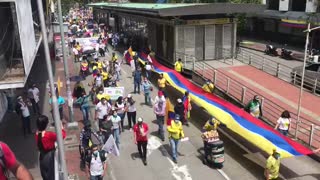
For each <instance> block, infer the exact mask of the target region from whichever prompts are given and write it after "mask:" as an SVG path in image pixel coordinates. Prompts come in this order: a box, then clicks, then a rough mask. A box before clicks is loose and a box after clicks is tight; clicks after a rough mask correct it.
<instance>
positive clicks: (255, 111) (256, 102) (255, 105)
mask: <svg viewBox="0 0 320 180" xmlns="http://www.w3.org/2000/svg"><path fill="white" fill-rule="evenodd" d="M244 109H245V111H247V112H248V113H250V114H251V115H252V116H253V117H256V118H261V117H262V107H261V103H260V97H259V96H258V95H255V96H254V97H253V99H252V100H251V101H249V102H248V104H247V105H246V106H245V108H244Z"/></svg>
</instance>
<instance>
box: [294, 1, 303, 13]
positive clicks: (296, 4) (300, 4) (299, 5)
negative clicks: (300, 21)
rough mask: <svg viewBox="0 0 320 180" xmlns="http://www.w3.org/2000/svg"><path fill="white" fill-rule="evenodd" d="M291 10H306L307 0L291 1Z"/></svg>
mask: <svg viewBox="0 0 320 180" xmlns="http://www.w3.org/2000/svg"><path fill="white" fill-rule="evenodd" d="M291 3H292V6H291V11H301V12H304V11H305V10H306V0H294V1H291Z"/></svg>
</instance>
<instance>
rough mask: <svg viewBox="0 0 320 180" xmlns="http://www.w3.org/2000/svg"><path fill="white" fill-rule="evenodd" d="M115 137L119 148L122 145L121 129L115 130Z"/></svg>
mask: <svg viewBox="0 0 320 180" xmlns="http://www.w3.org/2000/svg"><path fill="white" fill-rule="evenodd" d="M113 137H114V140H115V142H116V145H117V147H118V149H120V148H119V144H120V129H119V128H117V129H113Z"/></svg>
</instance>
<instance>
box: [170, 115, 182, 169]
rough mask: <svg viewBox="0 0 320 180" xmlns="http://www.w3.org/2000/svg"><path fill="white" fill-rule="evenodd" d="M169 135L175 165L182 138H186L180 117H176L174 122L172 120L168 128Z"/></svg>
mask: <svg viewBox="0 0 320 180" xmlns="http://www.w3.org/2000/svg"><path fill="white" fill-rule="evenodd" d="M167 130H168V133H169V141H170V146H171V151H172V159H173V162H174V163H177V154H178V145H179V142H180V140H181V139H182V138H184V132H183V128H182V123H181V121H180V116H179V115H178V114H176V115H175V117H174V120H171V124H170V126H168V127H167Z"/></svg>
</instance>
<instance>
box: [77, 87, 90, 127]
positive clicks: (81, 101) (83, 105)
mask: <svg viewBox="0 0 320 180" xmlns="http://www.w3.org/2000/svg"><path fill="white" fill-rule="evenodd" d="M90 97H91V93H90V94H88V95H86V94H85V93H82V97H80V98H78V99H77V100H76V104H78V105H79V107H80V110H81V112H82V116H83V123H84V124H86V122H87V121H89V111H90V104H89V101H90Z"/></svg>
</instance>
